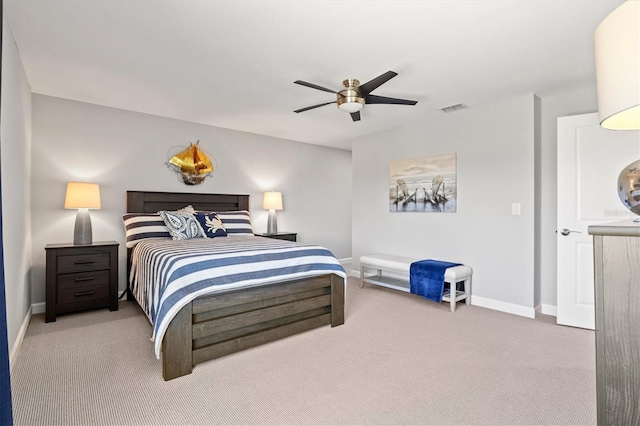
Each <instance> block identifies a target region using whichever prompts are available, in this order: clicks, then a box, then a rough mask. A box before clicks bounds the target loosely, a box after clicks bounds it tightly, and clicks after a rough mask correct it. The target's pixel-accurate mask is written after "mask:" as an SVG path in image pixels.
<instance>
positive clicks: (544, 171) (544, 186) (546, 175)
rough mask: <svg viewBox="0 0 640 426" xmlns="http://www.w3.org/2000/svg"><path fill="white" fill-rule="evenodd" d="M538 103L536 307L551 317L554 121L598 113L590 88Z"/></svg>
mask: <svg viewBox="0 0 640 426" xmlns="http://www.w3.org/2000/svg"><path fill="white" fill-rule="evenodd" d="M541 103H542V108H541V114H542V120H541V122H542V123H541V124H542V129H541V130H542V138H541V139H542V150H541V181H540V188H541V194H540V196H541V209H540V210H541V212H540V238H541V242H540V246H541V254H540V282H541V294H540V303H541V304H542V312H543V313H549V314H553V315H555V311H556V299H557V282H556V281H557V280H556V266H557V265H556V257H557V244H556V238H557V235H556V227H557V223H556V222H557V208H558V200H557V187H556V185H557V177H558V173H557V167H558V162H557V160H558V155H557V154H558V152H557V149H558V117H564V116H568V115H578V114H587V113H591V112H596V111H597V110H598V103H597V97H596V88H595V86H592V87H588V88H583V89H579V90H571V91H566V92H563V93H560V94H557V95H554V96H547V97H543V98H541Z"/></svg>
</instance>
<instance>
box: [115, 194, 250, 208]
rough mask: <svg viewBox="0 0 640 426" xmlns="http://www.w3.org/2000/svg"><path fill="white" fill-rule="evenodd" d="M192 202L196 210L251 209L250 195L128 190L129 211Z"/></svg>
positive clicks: (181, 205) (174, 206) (181, 206)
mask: <svg viewBox="0 0 640 426" xmlns="http://www.w3.org/2000/svg"><path fill="white" fill-rule="evenodd" d="M189 204H191V205H192V206H193V208H194V209H196V210H209V211H214V212H215V211H219V212H223V211H232V210H249V196H248V195H238V194H202V193H197V194H196V193H188V192H153V191H127V213H156V212H158V211H160V210H178V209H181V208H183V207H184V206H187V205H189Z"/></svg>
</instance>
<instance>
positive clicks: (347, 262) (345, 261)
mask: <svg viewBox="0 0 640 426" xmlns="http://www.w3.org/2000/svg"><path fill="white" fill-rule="evenodd" d="M351 261H352V258H350V257H345V258H344V259H338V262H340V264H341V265H350V264H351Z"/></svg>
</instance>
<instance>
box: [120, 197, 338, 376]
mask: <svg viewBox="0 0 640 426" xmlns="http://www.w3.org/2000/svg"><path fill="white" fill-rule="evenodd" d="M186 205H192V206H193V207H194V208H195V209H196V210H204V211H215V212H230V211H241V210H248V209H249V196H248V195H233V194H195V193H170V192H148V191H127V212H128V213H156V212H158V211H161V210H178V209H180V208H183V207H184V206H186ZM227 238H238V237H227ZM247 239H248V240H249V239H253V240H256V241H263V242H264V243H265V244H266V243H267V241H266V240H267V238H263V237H253V236H250V237H247ZM213 240H224V239H222V238H214V239H213ZM227 241H230V240H227ZM273 241H274V242H275V241H276V240H273ZM165 243H166V242H165ZM279 243H281V244H289V245H295V243H290V242H283V241H280V242H279ZM141 249H142V248H139V251H140V250H141ZM281 249H283V250H284V249H289V247H288V246H282V247H281ZM325 250H326V249H325ZM132 254H133V249H132V248H128V249H127V277H131V271H132V263H135V262H132ZM334 260H335V258H334ZM133 268H134V269H135V266H134V267H133ZM340 270H341V272H338V271H331V272H330V273H325V272H319V271H316V272H314V273H313V274H312V275H313V276H305V277H299V278H295V279H287V280H284V281H276V282H269V283H267V284H260V285H253V286H247V287H243V288H233V289H223V290H218V291H216V292H214V293H211V294H206V295H200V296H197V297H195V298H194V299H193V300H191V301H189V302H188V303H186V304H185V305H184V306H182V307H181V308H180V309H179V310H177V312H176V313H175V315H173V314H172V315H171V318H172V319H171V320H170V322H168V325H167V326H166V330H164V331H163V333H162V334H161V335H159V336H161V341H157V342H156V344H161V351H157V352H161V359H162V375H163V378H164V379H165V380H171V379H174V378H177V377H180V376H184V375H186V374H190V373H191V372H192V371H193V367H194V366H195V365H197V364H200V363H202V362H205V361H208V360H212V359H215V358H218V357H221V356H225V355H228V354H232V353H234V352H238V351H241V350H244V349H248V348H251V347H254V346H257V345H260V344H263V343H268V342H271V341H274V340H278V339H282V338H285V337H288V336H291V335H294V334H297V333H301V332H303V331H307V330H311V329H313V328H316V327H320V326H326V325H327V324H330V325H331V327H336V326H339V325H342V324H344V288H345V277H346V275H345V274H344V270H342V269H341V268H340ZM274 279H277V278H274ZM128 280H129V278H128ZM131 288H132V287H131V285H128V286H127V299H128V300H136V298H135V297H134V293H135V292H132V291H131ZM138 303H139V304H141V301H138ZM141 306H142V305H141ZM143 310H144V308H143ZM156 337H158V336H156Z"/></svg>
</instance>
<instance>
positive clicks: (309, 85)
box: [293, 80, 338, 93]
mask: <svg viewBox="0 0 640 426" xmlns="http://www.w3.org/2000/svg"><path fill="white" fill-rule="evenodd" d="M293 83H294V84H299V85H301V86H307V87H311V88H312V89H316V90H322V91H323V92H329V93H338V92H336V91H335V90H331V89H327V88H326V87H322V86H318V85H317V84H313V83H307V82H306V81H302V80H296V81H294V82H293Z"/></svg>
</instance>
